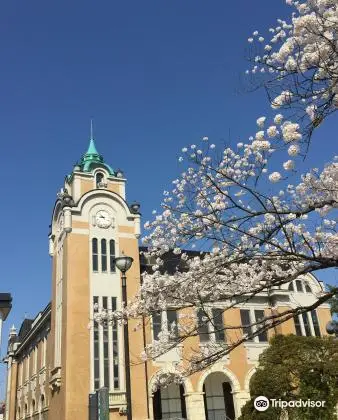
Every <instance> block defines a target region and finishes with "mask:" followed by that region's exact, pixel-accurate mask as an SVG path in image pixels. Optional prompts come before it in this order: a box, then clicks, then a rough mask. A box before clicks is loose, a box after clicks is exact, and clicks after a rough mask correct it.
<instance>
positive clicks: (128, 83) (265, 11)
mask: <svg viewBox="0 0 338 420" xmlns="http://www.w3.org/2000/svg"><path fill="white" fill-rule="evenodd" d="M289 14H290V9H289V8H288V7H287V6H286V5H285V3H284V1H283V0H274V1H271V0H258V1H251V0H244V1H240V2H239V1H237V2H236V1H235V2H230V1H225V0H211V1H205V0H194V1H192V0H184V1H179V0H171V1H168V0H167V1H159V0H157V1H155V0H149V1H145V2H140V1H135V0H134V1H123V2H122V1H112V0H102V1H98V2H94V1H89V0H81V1H80V0H73V1H71V2H70V1H65V0H59V1H57V2H45V1H43V0H33V1H30V2H20V1H17V0H16V1H15V0H13V1H6V2H2V3H1V5H0V40H1V41H0V57H1V67H0V74H1V78H0V95H1V96H0V98H1V100H0V137H1V138H0V142H1V143H0V144H1V146H0V147H1V171H2V177H3V178H2V179H3V182H2V191H1V192H2V205H1V207H0V214H1V220H2V240H1V242H0V252H1V256H2V273H1V279H0V290H1V291H2V292H11V293H12V295H13V299H14V300H13V310H12V312H11V314H10V316H9V318H8V320H7V321H6V323H5V325H4V329H3V342H4V343H5V342H6V339H7V336H8V330H9V327H10V325H11V324H13V323H15V325H16V326H19V325H20V323H21V322H22V320H23V318H24V316H25V314H26V316H27V317H34V316H35V315H36V313H37V312H38V311H39V310H41V309H42V308H44V307H45V305H46V304H47V303H48V301H49V299H50V287H51V271H50V268H51V267H50V258H49V256H48V241H47V234H48V225H49V223H50V217H51V211H52V208H53V204H54V201H55V198H56V192H57V191H58V190H59V188H60V187H61V185H62V182H63V179H64V176H65V175H66V174H67V173H69V172H70V171H71V169H72V166H73V164H74V163H75V162H76V161H77V160H78V159H79V158H80V157H81V154H82V153H83V152H84V151H85V149H86V147H87V144H88V138H89V126H90V118H91V117H93V118H94V134H95V138H96V145H97V148H98V150H99V152H100V153H102V154H103V155H104V157H105V159H106V161H107V162H108V163H109V164H111V166H112V167H113V168H117V167H119V168H122V169H123V170H124V172H125V174H126V176H127V178H128V185H127V198H128V200H130V201H132V200H138V201H140V202H141V204H142V213H143V216H144V218H143V221H146V220H147V219H148V218H150V217H151V210H152V209H153V208H156V207H158V204H159V203H160V200H161V197H162V191H163V190H164V189H166V187H167V186H168V185H169V182H170V180H171V179H173V178H175V177H176V176H177V174H178V173H179V166H178V164H177V156H178V154H179V152H180V150H181V148H182V147H183V146H185V145H187V144H191V143H196V142H197V141H198V140H199V139H200V138H201V137H203V136H204V135H208V136H209V138H210V139H211V140H212V141H213V142H215V143H217V142H219V141H222V140H228V139H229V138H231V139H232V140H233V141H234V142H236V143H237V142H238V141H239V140H244V141H245V140H246V139H247V138H248V136H249V135H251V134H252V133H253V132H254V130H255V129H256V126H255V121H256V119H257V117H259V116H261V115H264V114H265V113H266V110H268V109H269V108H268V104H267V101H266V98H265V96H264V94H263V92H255V93H250V94H249V93H248V92H247V91H246V89H245V88H244V84H243V82H242V79H243V77H244V76H243V74H244V70H245V69H246V68H247V62H246V47H247V38H248V36H250V34H251V33H252V31H254V30H255V29H258V30H261V29H262V30H263V29H266V30H267V29H268V28H269V27H270V26H272V25H273V24H274V22H275V19H276V18H278V17H282V18H284V17H286V16H288V15H289ZM335 138H336V130H335V131H334V122H333V119H331V121H330V120H329V121H327V122H326V123H325V124H324V125H323V127H322V128H320V129H319V130H318V132H317V133H316V134H315V136H314V140H313V144H312V150H311V156H310V157H309V161H310V162H313V163H314V164H315V165H317V166H319V165H321V164H323V163H324V162H326V161H328V160H329V159H330V156H332V154H333V150H334V139H335ZM324 140H325V147H323V141H324ZM141 186H142V187H141ZM322 277H323V280H326V279H327V280H328V281H330V282H333V281H336V280H337V277H336V276H334V275H326V274H323V276H322ZM2 350H3V352H4V350H5V347H4V346H3V348H2ZM3 352H2V354H3ZM3 372H4V368H3V367H1V368H0V397H1V396H2V395H3V390H4V382H3V381H4V377H3Z"/></svg>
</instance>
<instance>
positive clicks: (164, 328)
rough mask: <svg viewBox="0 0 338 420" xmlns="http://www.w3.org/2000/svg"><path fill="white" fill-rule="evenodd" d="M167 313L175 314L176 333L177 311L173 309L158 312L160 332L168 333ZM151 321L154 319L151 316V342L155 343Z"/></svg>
mask: <svg viewBox="0 0 338 420" xmlns="http://www.w3.org/2000/svg"><path fill="white" fill-rule="evenodd" d="M167 311H175V312H176V319H177V325H176V328H177V332H178V313H177V310H176V309H175V308H172V309H166V310H163V311H161V312H160V313H161V331H164V332H168V331H169V328H168V327H169V326H168V314H167ZM153 319H154V318H153V316H151V333H152V339H153V341H155V335H154V323H153Z"/></svg>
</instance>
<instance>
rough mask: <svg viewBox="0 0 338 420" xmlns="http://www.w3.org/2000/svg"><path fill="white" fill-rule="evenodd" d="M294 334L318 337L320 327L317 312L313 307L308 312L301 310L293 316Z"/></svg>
mask: <svg viewBox="0 0 338 420" xmlns="http://www.w3.org/2000/svg"><path fill="white" fill-rule="evenodd" d="M293 321H294V327H295V331H296V335H299V336H301V335H302V336H307V337H310V336H316V337H320V336H321V334H320V327H319V321H318V316H317V312H316V310H315V309H313V310H312V311H310V312H303V313H302V314H300V315H295V316H294V318H293Z"/></svg>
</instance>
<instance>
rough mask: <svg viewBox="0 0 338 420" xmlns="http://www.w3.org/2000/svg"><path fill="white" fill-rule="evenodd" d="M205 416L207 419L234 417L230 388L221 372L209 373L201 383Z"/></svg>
mask: <svg viewBox="0 0 338 420" xmlns="http://www.w3.org/2000/svg"><path fill="white" fill-rule="evenodd" d="M203 392H204V410H205V417H206V418H207V419H208V420H216V419H221V418H224V419H229V420H234V419H235V408H234V401H233V396H232V388H231V385H230V383H229V382H227V381H226V377H225V375H224V374H223V373H221V372H213V373H211V374H210V375H209V376H208V377H207V378H206V380H205V382H204V385H203Z"/></svg>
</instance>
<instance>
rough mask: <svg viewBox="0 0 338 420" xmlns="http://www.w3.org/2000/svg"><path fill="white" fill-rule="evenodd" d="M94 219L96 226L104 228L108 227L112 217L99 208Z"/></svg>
mask: <svg viewBox="0 0 338 420" xmlns="http://www.w3.org/2000/svg"><path fill="white" fill-rule="evenodd" d="M95 221H96V224H97V226H98V227H101V228H105V229H106V228H108V227H109V226H110V225H111V223H112V219H111V217H110V215H109V213H108V212H107V211H105V210H99V211H98V212H97V213H96V216H95Z"/></svg>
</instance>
